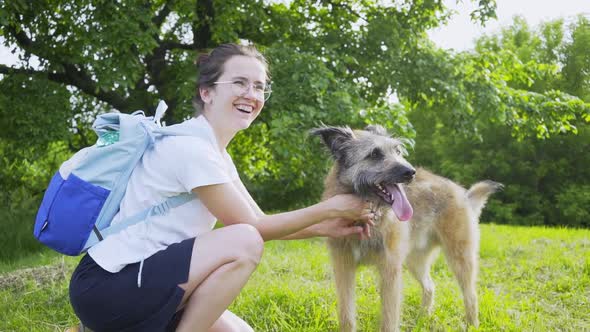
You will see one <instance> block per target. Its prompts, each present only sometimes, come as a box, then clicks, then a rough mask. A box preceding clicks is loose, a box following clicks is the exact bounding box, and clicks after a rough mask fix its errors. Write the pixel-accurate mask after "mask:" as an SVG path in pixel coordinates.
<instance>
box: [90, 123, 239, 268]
mask: <svg viewBox="0 0 590 332" xmlns="http://www.w3.org/2000/svg"><path fill="white" fill-rule="evenodd" d="M180 125H181V126H188V128H190V130H191V131H195V132H199V133H200V135H198V136H199V137H192V136H164V137H161V138H158V139H157V140H156V142H155V144H154V145H153V147H152V148H151V149H149V150H148V151H146V152H145V154H144V155H143V157H142V159H141V161H140V162H139V164H138V165H137V166H136V168H135V169H134V170H133V173H132V174H131V177H130V179H129V184H128V186H127V190H126V192H125V195H124V196H123V200H122V201H121V206H120V210H119V212H118V213H117V215H115V217H114V219H113V224H116V223H117V222H119V221H121V220H124V218H127V217H130V216H133V215H134V214H136V213H138V212H141V211H144V210H146V209H148V208H150V207H152V206H154V205H157V204H159V203H162V202H163V201H165V200H166V199H167V198H168V197H172V196H176V195H178V194H180V193H187V192H190V191H191V190H192V189H193V188H196V187H200V186H206V185H211V184H220V183H227V182H233V181H234V180H237V179H239V176H238V173H237V171H236V168H235V166H234V164H233V162H232V160H231V157H230V156H229V154H228V153H227V151H225V150H223V152H221V151H220V149H219V148H218V144H217V140H216V138H215V135H214V133H213V128H211V126H210V125H209V123H208V122H207V119H205V117H204V116H199V117H197V118H193V119H190V120H187V121H185V122H183V123H182V124H180ZM215 221H216V218H215V216H213V215H212V214H211V213H210V212H209V210H207V208H206V207H205V206H204V205H203V203H202V202H201V201H200V200H199V198H198V197H197V198H196V199H194V200H192V201H190V202H188V203H186V204H183V205H181V206H179V207H177V208H173V209H170V211H168V213H167V214H165V215H162V216H152V217H150V218H149V220H148V221H147V222H139V223H138V224H135V225H133V226H129V227H127V228H125V229H124V230H122V231H120V232H118V233H116V234H113V235H111V236H109V237H107V238H106V239H104V240H103V241H100V242H99V243H97V244H96V245H95V246H93V247H92V248H90V250H88V253H89V254H90V256H92V258H93V259H94V260H95V261H96V263H97V264H98V265H100V266H101V267H102V268H103V269H105V270H107V271H109V272H113V273H114V272H118V271H120V270H121V269H123V268H124V267H125V266H126V265H127V264H131V263H136V262H139V261H141V260H144V259H146V258H148V257H150V256H151V255H153V254H154V253H156V252H157V251H160V250H162V249H165V248H166V247H167V246H169V245H170V244H172V243H177V242H181V241H183V240H186V239H189V238H192V237H196V236H197V235H199V234H202V233H205V232H209V231H211V229H213V226H214V225H215Z"/></svg>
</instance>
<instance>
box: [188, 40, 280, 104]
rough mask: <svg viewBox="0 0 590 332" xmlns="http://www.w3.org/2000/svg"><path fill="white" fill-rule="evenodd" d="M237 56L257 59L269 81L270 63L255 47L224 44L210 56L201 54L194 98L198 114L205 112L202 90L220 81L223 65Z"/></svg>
mask: <svg viewBox="0 0 590 332" xmlns="http://www.w3.org/2000/svg"><path fill="white" fill-rule="evenodd" d="M236 55H242V56H249V57H253V58H255V59H257V60H258V61H260V63H262V65H263V66H264V71H265V72H266V79H267V80H268V79H269V77H268V63H267V61H266V58H265V57H264V55H262V53H260V52H259V51H258V50H257V49H256V47H254V46H244V45H237V44H222V45H219V46H217V47H216V48H214V49H213V50H212V51H211V53H209V54H206V53H204V54H201V55H199V57H198V59H197V68H198V72H199V73H198V75H197V77H198V80H197V91H196V93H195V96H194V97H193V107H194V108H195V110H196V113H197V114H199V113H201V111H203V107H204V102H203V100H202V99H201V93H200V92H199V89H200V88H210V87H212V86H214V85H215V84H214V82H216V81H217V80H219V77H220V76H221V75H222V74H223V71H224V67H223V65H224V64H225V63H226V62H227V60H229V59H230V58H231V57H233V56H236Z"/></svg>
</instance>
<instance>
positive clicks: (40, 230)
mask: <svg viewBox="0 0 590 332" xmlns="http://www.w3.org/2000/svg"><path fill="white" fill-rule="evenodd" d="M166 108H167V106H166V104H165V103H164V102H163V101H161V102H160V104H159V105H158V108H157V110H156V115H155V116H154V117H146V116H145V115H144V114H143V112H141V111H137V112H135V113H133V114H123V113H108V114H103V115H100V116H98V117H97V119H96V120H95V121H94V124H93V125H92V128H93V129H94V131H95V132H96V134H97V135H98V137H99V138H98V141H97V143H96V144H95V145H93V146H90V147H87V148H84V149H82V150H80V151H78V152H77V153H75V154H74V155H73V156H72V157H71V158H70V159H69V160H67V161H65V162H64V163H63V164H62V165H61V166H60V169H59V170H58V171H57V172H56V173H55V175H54V176H53V178H52V179H51V181H50V182H49V186H48V188H47V190H46V191H45V195H44V196H43V201H42V203H41V206H40V207H39V211H38V212H37V217H36V219H35V226H34V229H33V235H34V236H35V237H36V238H37V239H38V240H39V241H40V242H42V243H43V244H45V245H47V246H48V247H50V248H52V249H54V250H56V251H58V252H60V253H63V254H66V255H71V256H76V255H79V254H81V253H83V252H85V251H86V250H88V248H90V247H91V246H93V245H94V244H96V243H97V242H98V241H101V240H102V239H104V238H105V237H107V236H109V235H111V234H114V233H116V232H118V231H120V230H122V229H124V228H125V227H128V226H131V225H133V224H136V223H138V222H141V221H144V220H146V219H147V218H148V217H149V216H153V215H162V214H165V213H166V212H167V211H168V210H169V209H171V208H174V207H177V206H180V205H182V204H184V203H187V202H189V201H191V200H193V199H194V198H195V196H194V195H193V194H192V193H184V194H180V195H178V196H174V197H170V198H168V199H167V200H165V201H163V202H161V203H160V204H158V205H155V206H152V207H150V208H148V209H146V210H144V211H141V212H139V213H137V214H135V215H134V216H132V217H130V218H128V219H125V220H123V221H121V222H118V223H116V224H115V225H111V221H112V220H113V217H114V216H115V214H116V213H117V212H118V211H119V205H120V203H121V200H122V199H123V195H124V194H125V190H126V188H127V182H128V181H129V177H130V176H131V173H132V171H133V169H134V168H135V166H136V165H137V163H138V162H139V161H140V159H141V157H142V155H143V154H144V152H145V151H146V150H147V149H149V148H150V147H151V146H152V144H153V143H154V142H155V140H156V139H157V138H158V137H160V136H164V135H184V136H186V135H189V136H195V133H192V132H188V131H187V130H186V129H185V128H184V127H183V126H180V125H173V126H169V127H162V126H161V124H160V119H161V117H162V116H163V114H164V112H165V111H166Z"/></svg>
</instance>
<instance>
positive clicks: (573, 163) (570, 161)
mask: <svg viewBox="0 0 590 332" xmlns="http://www.w3.org/2000/svg"><path fill="white" fill-rule="evenodd" d="M584 31H586V32H587V31H588V25H587V21H586V20H585V19H584V18H580V19H578V21H577V22H575V23H573V24H571V25H569V26H567V27H566V25H565V24H564V22H563V20H556V21H553V22H547V23H543V24H542V25H541V26H540V27H539V28H538V29H532V28H530V27H529V26H528V24H527V23H526V21H524V20H523V19H522V18H516V19H515V21H514V23H513V24H512V25H511V26H509V27H506V28H504V29H503V30H502V31H501V32H500V33H499V34H496V35H492V36H486V37H483V38H481V39H479V40H478V41H477V47H476V50H475V51H474V52H467V54H461V55H460V56H462V57H463V58H464V59H467V60H466V61H465V62H464V63H470V62H471V63H485V62H486V61H488V59H492V60H493V65H491V66H488V67H487V68H488V69H489V70H490V71H491V72H490V73H489V74H488V75H487V76H488V77H492V78H498V77H501V78H502V81H503V82H505V83H504V84H503V85H500V87H499V89H500V91H502V90H504V91H521V92H520V93H521V94H522V96H523V98H527V96H532V97H534V98H544V96H561V97H558V98H563V99H562V100H564V101H567V102H566V103H565V104H559V103H558V104H555V103H554V102H555V101H557V98H554V99H549V100H548V101H547V102H545V103H537V102H534V99H530V100H532V101H533V102H532V103H531V105H530V108H529V109H528V112H531V113H532V112H538V114H548V115H551V116H557V117H559V116H571V118H570V120H569V125H570V126H571V127H570V128H567V129H566V128H564V129H563V130H561V129H560V128H557V127H554V129H553V130H554V131H556V133H553V134H552V135H551V136H549V137H547V136H546V135H545V134H547V133H548V131H542V132H538V131H537V132H536V133H545V134H543V135H539V136H537V135H536V134H535V135H522V134H524V133H526V131H524V132H523V131H516V132H515V131H514V129H513V128H514V127H512V128H511V127H507V126H505V122H500V121H486V120H487V117H486V116H482V113H481V108H474V115H473V116H472V119H473V120H474V121H475V123H474V124H475V125H476V126H477V128H478V131H477V133H475V132H473V131H467V130H462V131H458V130H455V128H456V126H455V125H454V123H453V119H454V116H455V114H454V112H453V110H449V109H436V108H426V109H422V110H421V111H413V112H411V114H410V119H411V122H412V124H413V125H414V126H415V128H416V132H417V137H416V149H415V151H414V153H413V154H412V159H413V161H414V162H416V163H417V164H420V165H425V166H428V168H431V169H433V170H434V171H436V172H439V173H441V174H444V175H445V176H448V177H450V178H452V179H455V180H456V181H458V182H460V183H463V184H464V185H469V184H471V183H474V182H475V181H479V180H482V179H493V180H496V181H500V182H503V183H504V184H505V185H506V187H505V190H504V191H503V192H502V193H500V194H498V195H495V196H494V198H493V199H492V200H491V202H490V204H489V207H488V208H486V209H485V210H484V216H483V219H491V220H494V221H495V222H501V223H508V224H526V225H532V224H541V225H567V226H571V227H588V226H590V221H589V220H588V212H587V208H586V206H587V205H588V204H589V203H590V196H589V195H588V190H587V189H588V185H587V182H588V181H587V179H588V177H590V172H589V171H588V167H586V165H587V164H588V163H589V162H590V155H589V154H588V153H586V152H585V151H588V150H589V149H590V124H589V123H588V114H589V113H588V112H585V113H584V112H581V113H576V112H571V110H562V109H561V108H560V107H562V106H565V105H567V103H574V104H577V105H582V106H583V107H587V106H585V105H587V100H586V103H585V102H584V101H583V98H580V97H583V96H584V95H587V93H588V89H587V88H586V89H579V87H580V84H577V83H576V82H584V80H586V82H587V80H588V71H584V69H583V68H584V61H580V60H579V59H584V57H585V56H586V55H585V52H584V51H582V50H583V49H586V50H587V49H590V40H587V39H586V38H584V36H585V35H586V34H585V33H584ZM573 45H575V47H573ZM584 46H585V48H584ZM572 59H577V60H576V61H572ZM500 60H501V61H500ZM573 65H575V66H577V68H578V70H573V69H572V67H568V66H573ZM467 67H468V66H467ZM459 68H464V67H459ZM570 72H575V74H576V75H575V76H574V77H575V79H572V77H571V76H570V74H569V73H570ZM574 83H575V84H574ZM465 84H470V81H467V82H466V83H465ZM494 85H496V84H494ZM473 90H474V91H475V89H473ZM482 95H485V91H483V92H482ZM508 96H510V95H508ZM480 100H482V99H480ZM483 100H485V99H483ZM491 103H493V101H492V102H491ZM497 104H498V107H499V110H501V111H502V112H511V111H510V109H511V108H512V107H515V106H516V107H523V106H525V105H526V104H524V103H520V102H519V103H515V102H514V101H512V102H509V101H504V100H501V101H499V102H497ZM481 106H482V107H483V108H484V110H485V105H481ZM551 107H554V109H553V110H551V109H549V108H551ZM545 109H547V111H545ZM475 110H477V112H475ZM521 111H522V110H518V109H516V110H514V112H515V113H516V114H519V112H521ZM513 121H514V120H513ZM540 125H546V124H544V123H541V124H540ZM475 134H477V135H475ZM515 134H516V135H517V136H518V137H519V138H520V139H519V140H515V139H514V137H513V136H514V135H515Z"/></svg>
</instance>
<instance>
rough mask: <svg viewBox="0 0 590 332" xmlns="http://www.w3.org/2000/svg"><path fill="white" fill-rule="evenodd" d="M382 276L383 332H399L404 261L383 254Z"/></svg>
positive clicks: (379, 265) (380, 265) (381, 263)
mask: <svg viewBox="0 0 590 332" xmlns="http://www.w3.org/2000/svg"><path fill="white" fill-rule="evenodd" d="M383 256H384V257H383V258H382V259H381V262H380V263H379V264H378V269H379V275H380V276H381V317H382V319H381V332H394V331H399V328H400V312H401V301H402V259H401V258H400V257H397V256H395V257H394V256H389V255H387V253H384V254H383Z"/></svg>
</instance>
